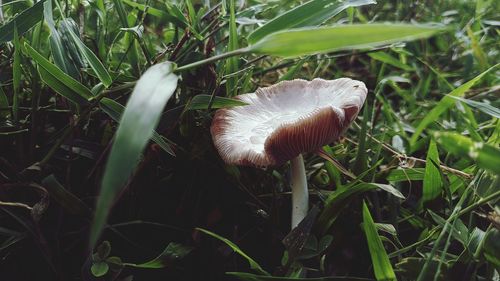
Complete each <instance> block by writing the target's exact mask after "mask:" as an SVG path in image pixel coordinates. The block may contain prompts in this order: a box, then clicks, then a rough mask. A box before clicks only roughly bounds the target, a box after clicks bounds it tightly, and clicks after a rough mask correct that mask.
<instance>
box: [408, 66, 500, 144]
mask: <svg viewBox="0 0 500 281" xmlns="http://www.w3.org/2000/svg"><path fill="white" fill-rule="evenodd" d="M498 66H500V63H499V64H496V65H495V66H492V67H491V68H489V69H487V70H486V71H484V72H483V73H481V74H479V75H478V76H476V77H474V78H473V79H472V80H470V81H468V82H467V83H464V84H462V85H461V86H460V87H458V88H456V89H455V90H453V91H451V92H450V93H449V94H448V95H446V96H444V97H443V98H442V99H441V100H440V101H439V102H438V104H437V105H436V106H435V107H434V108H433V109H432V110H431V111H430V112H428V113H427V114H426V115H425V117H424V118H423V119H422V120H421V121H420V123H419V124H418V126H417V128H416V129H415V132H414V133H413V135H412V137H411V139H410V144H411V145H414V144H415V143H416V142H417V139H418V137H419V136H420V134H421V133H422V132H423V131H424V129H425V128H427V126H429V125H430V124H431V123H432V122H435V121H436V120H437V119H438V117H439V116H440V115H441V114H443V113H444V112H445V111H446V110H447V109H448V108H450V107H451V106H453V104H455V100H454V99H453V98H451V97H450V96H454V97H461V96H463V95H464V94H465V92H467V91H468V90H469V89H470V88H471V87H472V86H474V84H476V83H477V82H478V81H479V80H481V79H482V78H483V77H484V76H485V75H486V74H488V73H489V72H490V71H492V70H494V69H495V68H497V67H498Z"/></svg>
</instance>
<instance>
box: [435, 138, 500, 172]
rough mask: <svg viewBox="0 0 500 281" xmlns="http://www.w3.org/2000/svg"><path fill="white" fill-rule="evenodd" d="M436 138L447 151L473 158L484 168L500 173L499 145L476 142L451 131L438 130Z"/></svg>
mask: <svg viewBox="0 0 500 281" xmlns="http://www.w3.org/2000/svg"><path fill="white" fill-rule="evenodd" d="M434 138H435V139H436V142H438V143H439V144H441V145H442V147H443V148H444V149H445V150H446V151H448V152H450V153H452V154H455V155H457V156H460V157H465V158H469V159H472V160H473V161H474V162H475V163H476V164H477V165H478V166H479V167H481V168H483V169H486V170H489V171H491V172H493V173H500V149H498V147H495V146H493V145H490V144H487V143H483V142H474V141H473V140H471V139H470V138H468V137H465V136H462V135H459V134H457V133H451V132H444V133H443V132H436V133H434Z"/></svg>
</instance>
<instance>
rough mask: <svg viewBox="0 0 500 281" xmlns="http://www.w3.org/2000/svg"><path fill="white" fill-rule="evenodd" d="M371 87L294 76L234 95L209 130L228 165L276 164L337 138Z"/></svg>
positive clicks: (348, 82) (340, 81)
mask: <svg viewBox="0 0 500 281" xmlns="http://www.w3.org/2000/svg"><path fill="white" fill-rule="evenodd" d="M367 92H368V90H367V89H366V86H365V84H364V83H363V82H361V81H356V80H352V79H349V78H340V79H336V80H323V79H314V80H312V81H307V80H302V79H295V80H292V81H283V82H280V83H278V84H275V85H273V86H270V87H265V88H259V89H257V90H256V91H255V93H250V94H244V95H239V96H237V97H236V98H237V99H239V100H241V101H243V102H245V103H247V104H248V105H244V106H237V107H232V108H223V109H219V110H218V111H217V112H216V114H215V116H214V119H213V121H212V126H211V128H210V131H211V133H212V139H213V141H214V144H215V147H216V148H217V150H218V151H219V154H220V156H221V157H222V159H223V160H224V161H225V162H226V163H228V164H236V165H245V166H258V167H265V166H277V165H281V164H283V163H284V162H286V161H288V160H290V159H292V158H294V157H296V156H298V155H299V154H301V153H303V152H310V151H315V150H317V149H319V148H320V147H322V146H323V145H326V144H328V143H331V142H332V141H334V140H336V139H338V138H339V137H340V136H341V135H342V134H343V133H344V131H345V130H347V128H348V127H349V124H350V123H351V122H352V121H353V120H354V119H355V118H356V116H357V115H358V113H359V110H360V109H361V107H362V106H363V103H364V102H365V99H366V94H367Z"/></svg>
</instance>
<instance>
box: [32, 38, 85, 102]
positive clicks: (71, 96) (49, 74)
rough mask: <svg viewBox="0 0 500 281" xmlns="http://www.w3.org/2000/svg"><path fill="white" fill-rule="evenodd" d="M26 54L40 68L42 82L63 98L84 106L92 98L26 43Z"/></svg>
mask: <svg viewBox="0 0 500 281" xmlns="http://www.w3.org/2000/svg"><path fill="white" fill-rule="evenodd" d="M24 47H25V50H26V54H27V55H29V56H30V57H31V58H32V59H33V60H34V61H35V62H36V63H37V65H38V66H39V67H40V68H39V72H40V75H41V76H42V79H43V80H44V82H45V83H46V84H47V85H48V86H49V87H51V88H52V89H54V90H55V91H56V92H58V93H59V94H60V95H62V96H63V97H65V98H67V99H68V100H70V101H72V102H74V103H76V104H85V103H87V102H88V101H89V100H90V99H91V98H92V97H93V94H92V92H91V91H90V90H89V89H88V88H87V87H85V86H84V85H83V84H81V83H80V82H78V81H77V80H75V79H74V78H73V77H71V76H69V75H68V74H66V73H64V72H63V71H62V70H61V69H60V68H58V67H57V66H55V65H54V64H52V63H51V62H49V61H48V60H47V59H46V58H45V57H44V56H43V55H41V54H40V53H38V52H37V51H36V50H35V49H33V47H31V46H30V45H29V44H28V43H27V42H25V43H24Z"/></svg>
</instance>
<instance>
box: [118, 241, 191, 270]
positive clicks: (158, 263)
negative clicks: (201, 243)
mask: <svg viewBox="0 0 500 281" xmlns="http://www.w3.org/2000/svg"><path fill="white" fill-rule="evenodd" d="M192 250H193V248H192V247H188V246H184V245H182V244H178V243H174V242H170V243H169V244H168V246H167V247H166V248H165V250H163V252H162V253H161V254H160V255H158V256H157V257H156V258H154V259H152V260H150V261H148V262H145V263H140V264H132V263H127V265H128V266H132V267H137V268H164V267H166V266H168V265H170V264H172V263H173V262H175V261H176V260H179V259H182V258H183V257H185V256H186V255H187V254H189V253H190V252H191V251H192Z"/></svg>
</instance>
